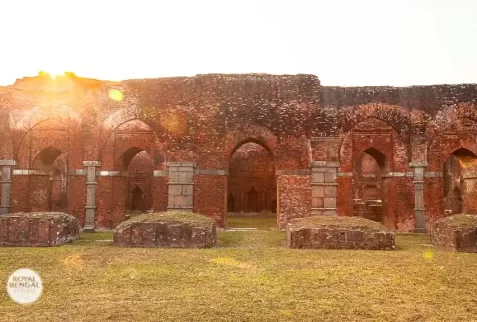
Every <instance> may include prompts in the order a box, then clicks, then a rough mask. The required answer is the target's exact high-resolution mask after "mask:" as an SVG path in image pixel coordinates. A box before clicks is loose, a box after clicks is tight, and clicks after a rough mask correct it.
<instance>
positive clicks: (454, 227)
mask: <svg viewBox="0 0 477 322" xmlns="http://www.w3.org/2000/svg"><path fill="white" fill-rule="evenodd" d="M430 233H431V241H432V244H433V245H435V246H439V247H442V248H444V249H447V250H454V251H461V252H472V253H476V252H477V216H476V215H465V214H458V215H453V216H450V217H446V218H441V219H439V220H436V221H434V222H433V223H432V225H431V230H430Z"/></svg>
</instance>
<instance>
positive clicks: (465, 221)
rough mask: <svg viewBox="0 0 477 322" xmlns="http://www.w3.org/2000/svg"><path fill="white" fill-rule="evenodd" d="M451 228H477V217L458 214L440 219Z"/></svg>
mask: <svg viewBox="0 0 477 322" xmlns="http://www.w3.org/2000/svg"><path fill="white" fill-rule="evenodd" d="M440 220H442V221H445V222H446V223H447V225H449V226H451V227H477V215H470V214H457V215H452V216H449V217H445V218H442V219H440Z"/></svg>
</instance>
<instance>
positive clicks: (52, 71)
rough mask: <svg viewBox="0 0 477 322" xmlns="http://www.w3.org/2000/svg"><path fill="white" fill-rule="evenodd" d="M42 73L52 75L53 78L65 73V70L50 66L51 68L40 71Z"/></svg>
mask: <svg viewBox="0 0 477 322" xmlns="http://www.w3.org/2000/svg"><path fill="white" fill-rule="evenodd" d="M41 73H45V74H48V75H50V77H51V78H56V77H58V76H62V75H64V74H65V71H63V70H61V69H55V68H49V69H44V70H42V71H40V74H41Z"/></svg>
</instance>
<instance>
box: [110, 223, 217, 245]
mask: <svg viewBox="0 0 477 322" xmlns="http://www.w3.org/2000/svg"><path fill="white" fill-rule="evenodd" d="M215 242H216V228H215V224H212V225H211V226H210V227H209V228H204V227H195V226H194V225H191V224H186V223H184V224H170V223H166V222H134V223H131V224H130V225H127V226H126V227H121V228H119V229H116V231H115V233H114V244H115V245H116V246H122V247H170V248H210V247H213V246H214V245H215Z"/></svg>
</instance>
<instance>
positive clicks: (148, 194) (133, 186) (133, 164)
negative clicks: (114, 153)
mask: <svg viewBox="0 0 477 322" xmlns="http://www.w3.org/2000/svg"><path fill="white" fill-rule="evenodd" d="M117 167H118V169H120V171H122V177H121V178H122V183H121V185H122V187H123V189H124V191H123V192H124V202H123V205H124V206H123V212H124V213H125V218H126V219H127V218H130V217H131V216H134V215H137V214H139V213H143V212H146V211H148V210H150V209H151V208H152V178H153V171H154V163H153V161H152V159H151V158H150V157H149V154H148V153H147V152H146V151H144V150H143V149H142V148H139V147H132V148H129V149H128V150H126V151H125V152H124V153H123V154H122V155H121V156H120V158H119V160H118V162H117Z"/></svg>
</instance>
